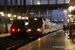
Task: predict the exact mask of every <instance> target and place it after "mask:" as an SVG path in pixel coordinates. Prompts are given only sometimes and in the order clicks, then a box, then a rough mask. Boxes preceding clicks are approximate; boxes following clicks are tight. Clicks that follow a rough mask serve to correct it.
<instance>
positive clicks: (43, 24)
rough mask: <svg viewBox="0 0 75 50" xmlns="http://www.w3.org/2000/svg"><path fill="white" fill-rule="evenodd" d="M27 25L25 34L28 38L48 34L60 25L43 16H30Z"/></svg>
mask: <svg viewBox="0 0 75 50" xmlns="http://www.w3.org/2000/svg"><path fill="white" fill-rule="evenodd" d="M28 23H29V24H28V25H27V29H26V31H27V35H28V37H29V39H35V38H39V37H40V36H42V35H45V34H48V33H49V32H53V31H56V30H59V29H61V27H60V25H58V24H56V23H53V22H50V20H49V19H45V18H42V17H41V18H30V19H29V21H28Z"/></svg>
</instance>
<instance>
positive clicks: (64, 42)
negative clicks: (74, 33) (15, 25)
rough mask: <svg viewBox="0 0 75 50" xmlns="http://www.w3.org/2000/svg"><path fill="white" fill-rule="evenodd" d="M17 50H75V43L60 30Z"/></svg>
mask: <svg viewBox="0 0 75 50" xmlns="http://www.w3.org/2000/svg"><path fill="white" fill-rule="evenodd" d="M17 50H75V43H73V42H72V40H71V39H68V34H67V33H64V31H62V30H59V31H57V32H54V33H51V34H49V35H46V36H44V37H42V38H39V39H37V40H35V41H33V42H31V43H29V44H27V45H25V46H22V47H20V48H18V49H17Z"/></svg>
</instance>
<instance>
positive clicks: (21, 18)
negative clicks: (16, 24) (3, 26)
mask: <svg viewBox="0 0 75 50" xmlns="http://www.w3.org/2000/svg"><path fill="white" fill-rule="evenodd" d="M20 7H21V8H20V11H21V12H20V13H21V19H22V0H20Z"/></svg>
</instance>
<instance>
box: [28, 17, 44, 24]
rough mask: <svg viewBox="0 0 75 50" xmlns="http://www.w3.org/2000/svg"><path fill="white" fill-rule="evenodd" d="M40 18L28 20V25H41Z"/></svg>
mask: <svg viewBox="0 0 75 50" xmlns="http://www.w3.org/2000/svg"><path fill="white" fill-rule="evenodd" d="M42 23H43V21H42V18H30V20H29V24H42Z"/></svg>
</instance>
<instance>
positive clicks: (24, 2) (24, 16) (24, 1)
mask: <svg viewBox="0 0 75 50" xmlns="http://www.w3.org/2000/svg"><path fill="white" fill-rule="evenodd" d="M25 6H26V0H24V17H25V18H26V7H25Z"/></svg>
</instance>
